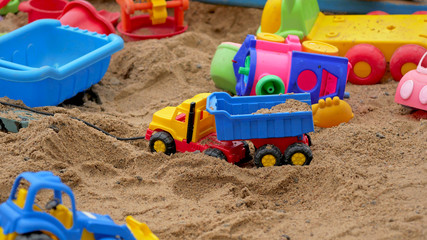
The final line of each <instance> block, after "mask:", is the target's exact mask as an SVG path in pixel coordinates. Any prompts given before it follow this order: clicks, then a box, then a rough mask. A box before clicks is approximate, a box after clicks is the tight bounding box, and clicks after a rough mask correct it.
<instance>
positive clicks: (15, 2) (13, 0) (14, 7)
mask: <svg viewBox="0 0 427 240" xmlns="http://www.w3.org/2000/svg"><path fill="white" fill-rule="evenodd" d="M18 6H19V0H10V1H9V3H7V5H6V6H4V7H3V8H1V9H0V15H6V14H8V13H17V12H18Z"/></svg>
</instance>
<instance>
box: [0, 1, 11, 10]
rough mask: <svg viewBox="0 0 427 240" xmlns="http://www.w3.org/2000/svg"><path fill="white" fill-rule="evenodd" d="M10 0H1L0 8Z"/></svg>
mask: <svg viewBox="0 0 427 240" xmlns="http://www.w3.org/2000/svg"><path fill="white" fill-rule="evenodd" d="M9 1H10V0H0V8H2V7H4V6H6V5H7V4H8V3H9Z"/></svg>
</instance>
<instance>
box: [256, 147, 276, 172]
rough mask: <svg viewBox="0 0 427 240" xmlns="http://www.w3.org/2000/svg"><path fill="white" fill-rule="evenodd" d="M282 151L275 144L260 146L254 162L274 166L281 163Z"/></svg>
mask: <svg viewBox="0 0 427 240" xmlns="http://www.w3.org/2000/svg"><path fill="white" fill-rule="evenodd" d="M281 159H282V153H281V152H280V149H279V148H277V147H276V146H273V145H264V146H262V147H260V148H259V149H258V150H257V151H256V152H255V156H254V163H255V165H256V166H257V167H272V166H279V165H281V161H280V160H281Z"/></svg>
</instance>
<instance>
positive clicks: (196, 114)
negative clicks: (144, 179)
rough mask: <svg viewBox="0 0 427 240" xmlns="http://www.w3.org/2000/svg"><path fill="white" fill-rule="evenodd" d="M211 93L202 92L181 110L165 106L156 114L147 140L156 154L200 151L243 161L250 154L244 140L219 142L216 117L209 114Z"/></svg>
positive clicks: (149, 128)
mask: <svg viewBox="0 0 427 240" xmlns="http://www.w3.org/2000/svg"><path fill="white" fill-rule="evenodd" d="M209 95H210V93H200V94H197V95H196V96H194V97H192V98H190V99H187V100H185V101H184V102H183V103H181V104H180V105H178V106H177V107H165V108H163V109H161V110H159V111H157V112H156V113H154V114H153V119H152V121H151V123H150V125H149V127H148V129H147V133H146V136H145V138H146V139H147V140H149V146H150V150H151V151H152V152H163V153H166V154H168V155H169V154H172V153H175V152H176V151H178V152H194V151H200V152H204V153H205V154H207V155H210V156H213V157H218V158H221V159H225V160H227V161H228V162H231V163H237V162H240V161H241V160H243V159H246V158H247V157H248V155H249V148H248V146H247V144H246V143H245V142H242V141H219V140H218V139H217V138H216V128H215V118H214V116H213V115H211V114H209V113H208V112H207V111H206V99H207V97H208V96H209Z"/></svg>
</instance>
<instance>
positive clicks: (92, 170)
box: [0, 1, 427, 239]
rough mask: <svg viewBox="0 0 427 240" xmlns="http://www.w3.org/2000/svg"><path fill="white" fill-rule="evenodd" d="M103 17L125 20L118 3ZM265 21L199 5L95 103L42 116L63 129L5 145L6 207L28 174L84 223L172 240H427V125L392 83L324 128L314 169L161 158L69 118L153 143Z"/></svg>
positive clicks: (88, 98)
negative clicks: (133, 226) (164, 119)
mask: <svg viewBox="0 0 427 240" xmlns="http://www.w3.org/2000/svg"><path fill="white" fill-rule="evenodd" d="M93 3H94V4H95V6H96V7H97V8H98V9H102V8H104V9H108V10H118V8H117V6H116V4H115V3H114V1H98V2H95V1H93ZM23 16H24V15H22V14H18V16H15V15H8V16H6V18H5V20H4V21H1V22H0V29H3V30H9V29H10V30H12V29H14V28H17V27H18V26H20V25H21V24H23V23H22V17H23ZM24 17H25V16H24ZM260 17H261V10H258V9H244V8H237V7H225V6H213V5H207V4H202V3H197V2H191V6H190V9H189V11H187V12H186V16H185V20H186V22H188V23H189V26H190V27H189V30H188V32H186V33H184V34H182V35H180V36H176V37H173V38H170V39H162V40H148V41H142V42H133V43H127V44H126V46H125V49H123V50H122V51H120V52H118V53H117V54H115V55H113V57H112V61H111V64H110V67H109V70H108V72H107V74H106V75H105V77H104V78H103V79H102V81H101V82H100V83H99V84H97V85H95V86H93V87H92V89H91V90H90V91H88V92H87V93H86V94H83V95H81V96H80V97H78V99H74V100H73V101H70V102H68V103H67V104H64V105H62V106H59V107H46V108H39V110H44V111H48V112H52V113H56V114H55V116H54V117H43V118H41V119H39V120H37V121H32V122H30V125H29V127H28V128H26V129H21V130H20V132H19V133H16V134H12V133H4V132H0V149H1V151H0V159H1V161H0V172H1V174H0V180H1V181H0V201H5V200H6V199H7V197H8V195H9V191H10V188H11V184H12V181H13V180H14V179H15V177H16V176H17V175H18V174H19V173H21V172H22V171H39V170H50V171H53V172H54V173H55V174H58V175H59V176H60V177H61V178H62V179H63V181H64V182H65V183H66V184H68V185H69V186H71V188H72V189H73V191H74V194H75V196H76V198H77V200H76V201H77V208H78V209H79V210H85V211H91V212H96V213H100V214H109V215H110V216H111V217H112V218H113V219H114V220H115V221H116V222H118V223H124V219H125V216H126V215H133V216H134V217H135V218H136V219H138V220H140V221H145V222H147V224H148V226H149V227H150V228H151V230H152V231H153V232H154V233H155V234H156V235H157V236H159V237H160V239H289V238H290V239H424V238H425V236H426V235H427V232H426V229H427V216H426V215H427V188H426V184H427V180H426V177H425V176H426V173H427V159H426V156H427V148H426V146H427V144H426V143H427V121H426V120H419V119H417V118H414V117H413V115H412V114H411V111H410V110H406V109H405V108H403V107H402V106H400V105H397V104H395V103H394V100H393V99H394V92H395V89H396V87H397V83H396V82H394V81H392V80H390V79H389V78H386V79H384V80H383V83H382V84H378V85H374V86H355V85H351V84H349V85H348V86H347V88H346V91H348V92H350V95H351V98H350V99H349V100H348V103H349V104H350V105H351V106H352V108H353V111H354V115H355V117H354V118H353V119H352V120H351V121H350V122H349V123H347V124H342V125H340V126H337V127H334V128H330V129H320V128H316V131H315V132H314V133H311V136H312V141H313V146H312V147H311V149H312V151H313V156H314V158H313V161H312V162H311V165H309V166H304V167H297V166H281V167H272V168H262V169H257V168H255V167H254V165H253V163H252V162H249V163H248V164H246V165H245V166H244V167H238V166H234V165H231V164H229V163H226V162H224V161H220V160H218V159H215V158H211V157H207V156H204V155H203V154H196V153H185V154H184V153H178V154H175V155H172V156H165V155H163V154H152V153H150V152H149V151H148V144H147V142H146V141H145V140H138V141H118V140H116V139H114V138H113V137H110V136H106V135H105V134H103V133H100V132H98V131H96V130H94V129H93V128H90V127H88V126H86V125H85V124H84V123H82V122H80V121H77V120H75V119H71V118H70V117H69V116H72V117H77V118H80V119H84V120H86V121H88V122H90V123H93V124H95V125H97V126H99V127H101V128H103V129H105V130H106V131H108V132H111V133H112V134H114V135H116V136H120V137H133V136H144V134H145V130H146V128H147V126H148V124H149V122H150V121H151V116H152V114H153V113H154V112H155V111H157V110H159V109H161V108H163V107H165V106H168V105H169V106H175V105H178V104H179V103H181V102H182V101H183V100H185V99H187V98H191V97H192V96H194V95H196V94H198V93H201V92H210V91H218V89H216V88H215V87H214V84H213V82H212V81H211V79H210V77H209V68H210V61H211V59H212V56H213V54H214V52H215V49H216V46H217V45H218V44H219V43H220V42H222V41H232V42H238V43H240V42H242V41H243V40H244V38H245V36H246V34H248V33H254V32H255V31H256V29H257V27H258V24H259V21H260ZM18 20H19V21H18ZM24 22H25V21H24ZM77 103H79V104H77ZM76 104H77V105H76Z"/></svg>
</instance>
